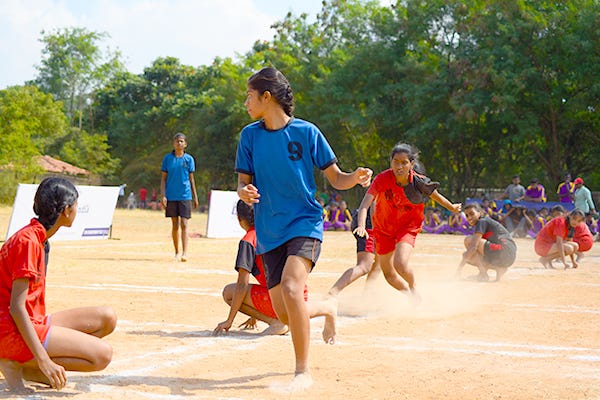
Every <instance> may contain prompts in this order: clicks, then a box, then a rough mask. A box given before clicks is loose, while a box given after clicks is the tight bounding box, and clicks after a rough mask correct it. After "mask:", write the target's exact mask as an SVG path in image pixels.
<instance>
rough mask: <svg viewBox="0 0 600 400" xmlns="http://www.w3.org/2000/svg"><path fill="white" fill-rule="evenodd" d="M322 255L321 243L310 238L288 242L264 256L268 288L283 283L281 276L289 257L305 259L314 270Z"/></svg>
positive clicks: (298, 238) (300, 238)
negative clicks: (310, 263)
mask: <svg viewBox="0 0 600 400" xmlns="http://www.w3.org/2000/svg"><path fill="white" fill-rule="evenodd" d="M320 254H321V241H320V240H319V239H314V238H309V237H297V238H293V239H290V240H288V241H287V242H285V243H284V244H282V245H281V246H279V247H276V248H274V249H273V250H271V251H268V252H266V253H265V254H263V255H262V256H261V257H262V260H263V265H264V266H265V273H266V275H267V288H269V289H272V288H274V287H275V286H277V285H279V283H281V274H282V273H283V268H284V267H285V262H286V261H287V258H288V257H289V256H298V257H303V258H306V259H308V260H310V261H311V262H312V267H311V269H312V268H314V266H315V264H316V263H317V260H318V259H319V255H320Z"/></svg>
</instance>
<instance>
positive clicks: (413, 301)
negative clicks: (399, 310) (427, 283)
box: [407, 288, 423, 307]
mask: <svg viewBox="0 0 600 400" xmlns="http://www.w3.org/2000/svg"><path fill="white" fill-rule="evenodd" d="M407 294H408V299H409V301H410V305H411V306H413V307H417V306H418V305H419V304H421V302H422V301H423V298H422V297H421V295H420V294H419V292H417V289H415V288H412V289H410V291H409V292H408V293H407Z"/></svg>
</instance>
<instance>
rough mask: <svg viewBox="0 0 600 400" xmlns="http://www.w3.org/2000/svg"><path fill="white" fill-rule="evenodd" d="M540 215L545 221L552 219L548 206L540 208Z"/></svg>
mask: <svg viewBox="0 0 600 400" xmlns="http://www.w3.org/2000/svg"><path fill="white" fill-rule="evenodd" d="M538 215H539V216H540V217H542V218H543V219H544V223H546V222H548V220H549V219H550V215H549V214H548V208H547V207H542V208H540V210H539V211H538Z"/></svg>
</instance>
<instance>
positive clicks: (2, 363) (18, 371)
mask: <svg viewBox="0 0 600 400" xmlns="http://www.w3.org/2000/svg"><path fill="white" fill-rule="evenodd" d="M0 371H2V374H3V375H4V379H5V380H6V384H7V385H8V388H9V390H10V391H11V392H14V393H19V394H31V393H34V392H35V391H34V390H33V389H31V388H28V387H26V386H25V382H23V367H22V366H21V364H19V363H18V362H16V361H13V360H7V359H5V358H2V359H0Z"/></svg>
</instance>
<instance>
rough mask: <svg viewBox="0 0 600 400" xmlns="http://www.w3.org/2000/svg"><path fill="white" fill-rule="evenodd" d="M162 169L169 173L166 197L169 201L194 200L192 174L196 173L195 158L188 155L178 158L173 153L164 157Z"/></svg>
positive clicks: (184, 154)
mask: <svg viewBox="0 0 600 400" xmlns="http://www.w3.org/2000/svg"><path fill="white" fill-rule="evenodd" d="M160 169H161V171H162V172H166V173H167V181H166V187H165V192H166V193H165V197H166V198H167V200H168V201H181V200H192V187H191V185H190V174H191V173H193V172H195V171H196V163H195V161H194V157H192V156H191V155H190V154H188V153H183V156H181V157H176V156H175V152H173V151H172V152H170V153H168V154H167V155H165V156H164V158H163V160H162V165H161V167H160Z"/></svg>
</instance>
